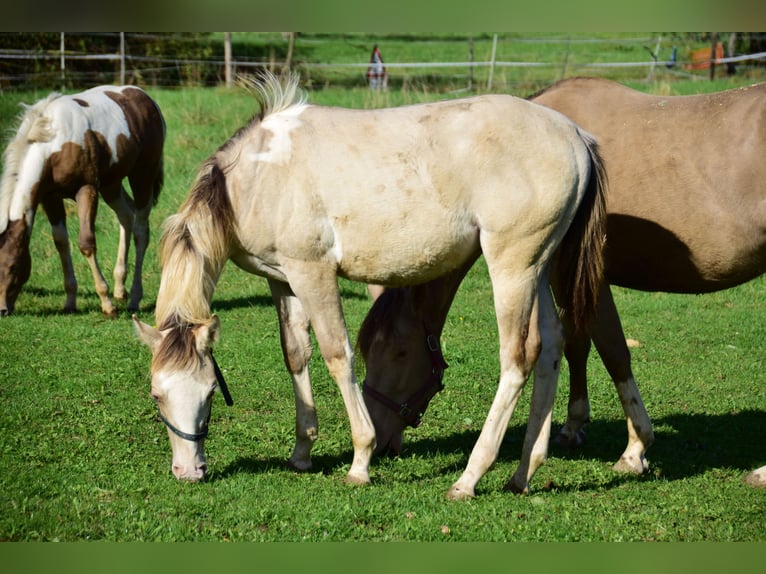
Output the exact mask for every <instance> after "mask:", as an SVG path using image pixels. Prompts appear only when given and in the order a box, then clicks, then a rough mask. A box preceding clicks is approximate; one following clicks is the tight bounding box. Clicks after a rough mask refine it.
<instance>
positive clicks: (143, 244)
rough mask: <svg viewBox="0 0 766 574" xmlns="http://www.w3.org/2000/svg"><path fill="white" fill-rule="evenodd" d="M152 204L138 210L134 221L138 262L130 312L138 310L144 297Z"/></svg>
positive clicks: (134, 271)
mask: <svg viewBox="0 0 766 574" xmlns="http://www.w3.org/2000/svg"><path fill="white" fill-rule="evenodd" d="M151 210H152V206H151V204H149V205H146V206H144V207H139V208H137V209H136V213H135V220H134V221H133V239H134V241H135V244H136V261H135V265H134V266H133V283H132V285H131V286H130V302H129V303H128V309H129V310H136V311H137V310H138V304H139V303H140V302H141V298H142V297H143V296H144V284H143V274H144V256H145V255H146V249H147V248H148V247H149V212H150V211H151Z"/></svg>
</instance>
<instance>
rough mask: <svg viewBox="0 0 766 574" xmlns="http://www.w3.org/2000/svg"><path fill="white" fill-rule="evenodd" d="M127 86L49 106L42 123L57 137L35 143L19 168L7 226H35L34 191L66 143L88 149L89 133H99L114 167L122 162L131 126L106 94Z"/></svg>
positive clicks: (98, 89)
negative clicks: (120, 152)
mask: <svg viewBox="0 0 766 574" xmlns="http://www.w3.org/2000/svg"><path fill="white" fill-rule="evenodd" d="M125 87H128V86H125ZM125 87H119V86H98V87H96V88H91V89H90V90H86V91H85V92H82V93H79V94H74V95H72V96H61V97H59V98H57V99H55V100H53V101H52V102H51V103H50V104H49V105H48V106H47V108H46V109H45V112H44V116H43V118H40V120H38V121H45V122H47V124H48V125H47V126H46V129H47V130H50V132H51V133H52V136H53V137H52V139H50V140H48V141H33V142H31V143H29V145H28V146H27V150H26V153H25V155H24V158H23V160H22V161H21V163H20V165H19V175H18V179H17V181H16V185H15V189H14V192H13V196H12V197H11V200H10V206H9V210H8V217H7V219H6V218H5V217H3V218H2V219H3V222H4V223H5V226H7V223H8V221H16V220H18V219H21V218H22V217H24V218H26V220H27V224H28V225H31V224H32V219H33V217H34V210H33V209H32V205H31V191H32V188H33V187H34V185H35V184H36V183H37V182H38V181H39V179H40V174H41V172H42V169H43V166H44V165H45V162H46V161H47V160H48V158H49V157H50V156H51V155H53V154H54V153H57V152H60V151H61V149H62V148H63V146H64V144H66V143H74V144H77V145H79V146H80V147H84V146H85V134H86V133H87V132H88V131H92V132H98V133H100V134H101V135H102V136H103V138H104V140H105V141H106V142H107V144H108V145H109V148H110V151H111V153H112V158H111V162H112V163H113V164H114V163H116V162H117V161H118V160H119V158H118V156H117V141H118V139H119V137H120V136H125V137H126V138H130V127H129V126H128V121H127V118H126V117H125V114H124V113H123V111H122V108H121V107H120V106H119V105H118V104H117V103H116V102H115V101H114V100H113V99H111V98H110V97H109V96H107V95H106V92H118V93H122V91H123V90H124V89H125ZM76 100H82V101H85V102H87V103H88V106H82V105H80V104H79V103H78V102H77V101H76ZM32 107H34V106H32ZM5 226H3V227H5Z"/></svg>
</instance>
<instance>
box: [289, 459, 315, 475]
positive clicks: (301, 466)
mask: <svg viewBox="0 0 766 574" xmlns="http://www.w3.org/2000/svg"><path fill="white" fill-rule="evenodd" d="M285 466H287V468H289V469H290V470H294V471H295V472H308V471H309V470H311V467H312V466H313V465H312V464H311V460H309V461H308V462H306V461H298V460H292V459H291V460H288V461H287V462H286V463H285Z"/></svg>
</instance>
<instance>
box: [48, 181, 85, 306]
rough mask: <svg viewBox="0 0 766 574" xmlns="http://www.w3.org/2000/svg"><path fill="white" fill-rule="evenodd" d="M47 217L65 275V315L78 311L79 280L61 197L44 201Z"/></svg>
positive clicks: (50, 196) (49, 196) (50, 197)
mask: <svg viewBox="0 0 766 574" xmlns="http://www.w3.org/2000/svg"><path fill="white" fill-rule="evenodd" d="M42 204H43V209H44V210H45V215H46V216H47V217H48V221H49V222H50V224H51V235H52V236H53V244H54V245H55V246H56V251H58V254H59V259H61V269H62V271H63V273H64V292H65V293H66V301H65V302H64V313H74V312H75V311H77V278H76V277H75V274H74V265H73V264H72V252H71V251H70V249H69V233H68V232H67V228H66V211H65V209H64V201H63V200H62V199H61V197H59V196H52V195H48V196H46V197H44V198H43V200H42Z"/></svg>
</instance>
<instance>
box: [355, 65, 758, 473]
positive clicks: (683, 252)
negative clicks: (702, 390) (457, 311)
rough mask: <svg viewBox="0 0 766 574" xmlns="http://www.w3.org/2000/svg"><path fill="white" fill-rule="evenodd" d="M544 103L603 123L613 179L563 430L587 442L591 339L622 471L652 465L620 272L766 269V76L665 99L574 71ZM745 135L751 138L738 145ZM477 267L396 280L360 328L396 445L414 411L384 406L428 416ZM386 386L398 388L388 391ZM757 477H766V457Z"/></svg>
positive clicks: (384, 432) (688, 274)
mask: <svg viewBox="0 0 766 574" xmlns="http://www.w3.org/2000/svg"><path fill="white" fill-rule="evenodd" d="M532 100H533V101H535V102H537V103H541V104H544V105H546V106H549V107H551V108H553V109H556V110H558V111H561V112H562V113H564V114H566V115H567V116H568V117H570V118H572V119H573V120H574V121H575V122H577V124H578V125H581V126H582V127H583V128H584V129H587V130H588V131H589V132H590V133H593V134H595V136H596V137H597V138H598V141H599V146H600V149H601V151H602V155H603V157H604V161H605V164H606V166H607V172H608V178H609V192H608V195H607V213H608V216H607V241H606V246H605V258H606V270H605V281H604V283H603V284H602V285H601V287H600V290H599V299H598V310H597V315H596V317H595V320H594V321H593V322H592V324H591V325H590V329H589V333H586V332H585V331H582V330H579V331H578V330H575V329H574V328H573V326H572V324H571V322H570V321H569V319H568V318H567V317H566V316H564V328H565V339H566V343H565V356H566V358H567V362H568V363H569V371H570V396H569V403H568V418H567V421H566V423H565V424H564V426H563V428H562V429H561V431H560V433H559V435H558V436H557V437H556V438H555V439H554V440H555V441H556V442H558V443H560V444H563V445H568V446H576V445H580V444H582V441H583V440H584V433H583V430H582V429H583V426H584V425H585V423H586V422H587V421H588V420H589V415H590V404H589V401H588V394H587V386H586V362H587V358H588V353H589V350H590V344H591V339H592V341H593V343H594V344H595V346H596V349H597V351H598V352H599V355H600V356H601V359H602V361H603V363H604V365H605V366H606V368H607V370H608V372H609V374H610V375H611V377H612V379H613V381H614V385H615V388H616V390H617V393H618V395H619V397H620V401H621V403H622V406H623V409H624V412H625V415H626V418H627V426H628V445H627V448H626V449H625V451H624V453H623V454H622V456H621V457H620V459H619V461H618V462H617V463H616V464H615V470H618V471H623V472H633V473H639V474H640V473H643V472H646V470H647V469H648V463H647V461H646V457H645V452H646V449H647V448H648V447H649V446H650V445H651V444H652V442H653V440H654V434H653V430H652V424H651V420H650V418H649V415H648V414H647V412H646V408H645V406H644V404H643V401H642V400H641V396H640V394H639V391H638V387H637V384H636V380H635V377H634V375H633V371H632V368H631V361H630V352H629V350H628V347H627V344H626V342H625V336H624V334H623V329H622V325H621V323H620V318H619V316H618V314H617V309H616V307H615V304H614V300H613V299H612V294H611V292H610V290H609V283H612V284H615V285H620V286H623V287H628V288H632V289H640V290H644V291H667V292H674V293H706V292H712V291H716V290H720V289H726V288H728V287H732V286H735V285H739V284H741V283H743V282H745V281H748V280H750V279H753V278H755V277H757V276H759V275H761V274H762V273H763V272H764V271H766V233H765V232H766V209H764V206H763V204H764V201H766V163H764V161H763V157H764V155H765V154H766V115H764V110H766V84H760V85H755V86H751V87H749V88H738V89H734V90H728V91H725V92H720V93H714V94H708V95H698V96H674V97H664V96H651V95H645V94H642V93H640V92H637V91H634V90H631V89H629V88H626V87H623V86H621V85H619V84H617V83H614V82H611V81H607V80H601V79H588V78H575V79H570V80H563V81H561V82H559V83H557V84H555V85H553V86H552V87H550V88H548V89H546V90H544V91H543V92H541V93H540V94H538V95H536V96H534V97H533V98H532ZM702 134H704V137H702ZM733 141H736V142H740V143H739V144H738V145H737V146H736V147H727V145H728V142H733ZM466 271H467V269H460V270H458V271H456V272H455V273H452V274H450V275H448V276H445V277H444V278H442V279H441V280H439V281H438V282H433V283H432V284H426V285H422V286H418V287H415V288H412V289H408V290H406V291H404V292H401V293H389V292H388V291H390V290H386V292H385V293H383V295H381V296H379V298H378V299H377V300H376V302H375V304H374V305H373V308H372V309H371V311H370V313H369V314H368V317H367V318H366V319H365V321H364V323H363V324H362V327H361V329H360V335H359V339H358V345H359V347H360V350H361V353H362V355H363V357H364V358H365V361H366V363H367V379H366V382H365V401H366V402H367V405H368V407H369V411H370V415H371V417H372V419H373V423H374V424H375V427H376V430H377V432H378V436H385V437H390V438H387V439H386V440H388V441H389V444H390V446H391V450H393V451H394V452H395V451H397V450H398V449H399V448H400V446H401V436H402V431H403V429H404V428H405V426H406V425H407V424H408V421H406V420H404V418H403V417H401V416H398V415H397V413H396V412H395V410H396V409H392V408H390V407H386V406H385V405H386V404H393V405H398V404H402V403H406V402H408V401H409V402H410V403H412V399H411V397H413V396H414V397H416V398H417V401H416V402H417V404H416V405H414V406H415V407H416V408H417V409H418V410H419V411H420V412H421V413H422V411H424V410H425V408H426V406H427V404H428V400H429V399H430V397H431V396H433V394H435V392H436V390H435V386H434V383H433V370H434V365H435V364H436V363H435V361H437V360H438V337H439V335H440V334H441V331H442V328H443V327H444V321H445V318H446V315H447V312H448V310H449V307H450V305H451V303H452V300H453V297H454V295H455V293H456V292H457V289H458V287H459V285H460V282H461V281H462V279H463V276H464V275H465V272H466ZM553 287H554V291H556V285H555V284H554V285H553ZM376 294H377V292H376ZM381 315H386V319H385V320H382V319H381ZM434 349H437V351H436V352H437V355H436V358H435V351H434ZM437 388H438V387H437ZM381 395H382V396H384V397H386V399H384V400H383V401H381V400H380V399H379V397H380V396H381ZM745 480H746V482H748V484H751V485H753V486H766V466H764V467H761V468H759V469H756V470H754V471H753V472H751V473H749V474H748V475H747V476H746V477H745Z"/></svg>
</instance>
